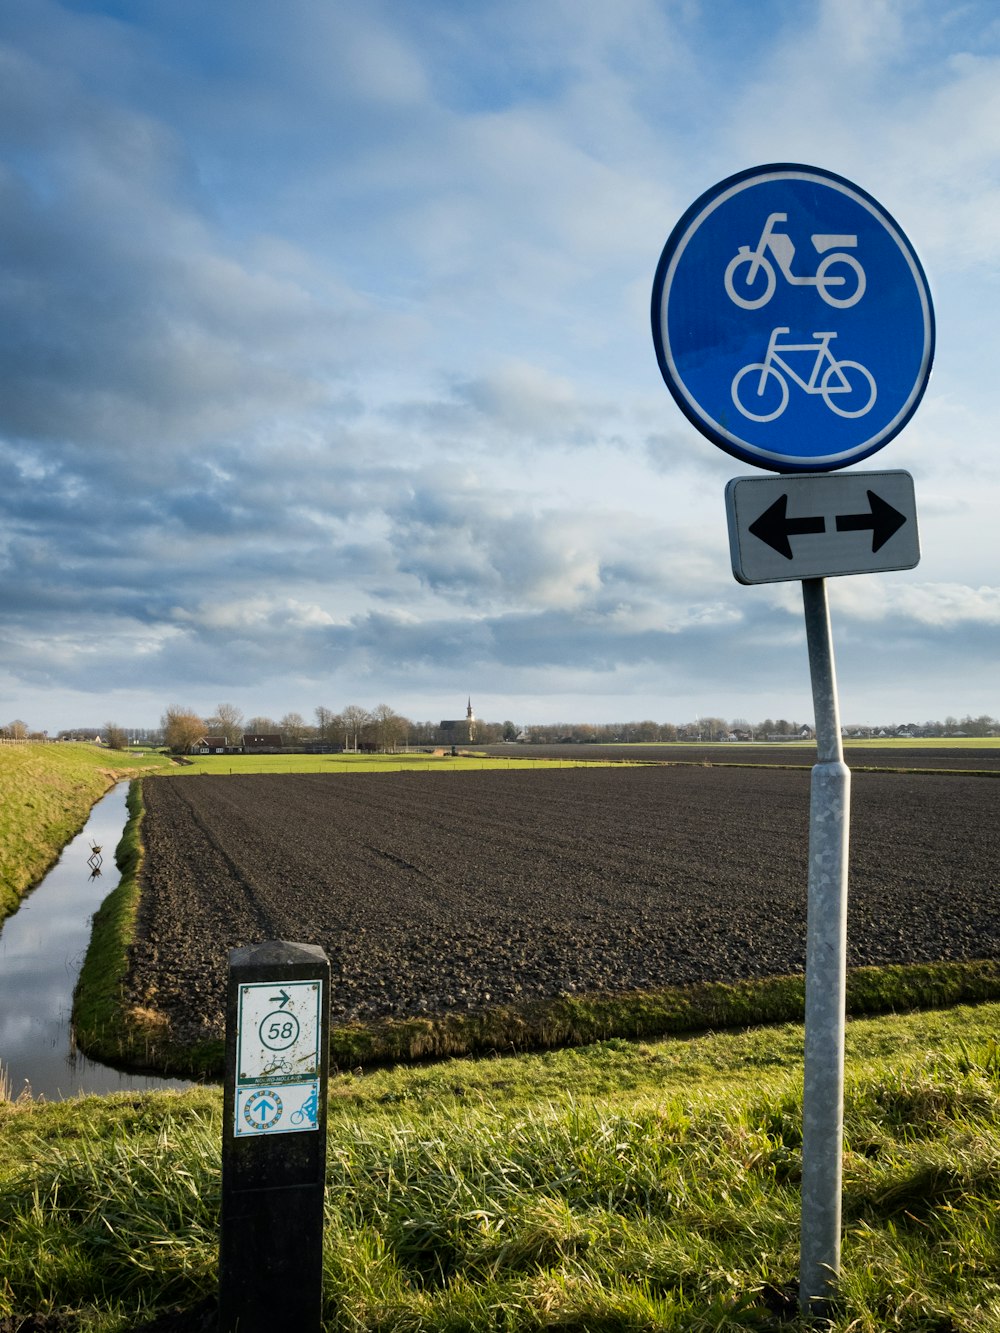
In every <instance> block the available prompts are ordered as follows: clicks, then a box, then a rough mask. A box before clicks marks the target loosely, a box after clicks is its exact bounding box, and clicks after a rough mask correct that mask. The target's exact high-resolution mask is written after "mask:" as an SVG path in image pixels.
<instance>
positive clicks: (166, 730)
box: [0, 703, 1000, 752]
mask: <svg viewBox="0 0 1000 1333" xmlns="http://www.w3.org/2000/svg"><path fill="white" fill-rule="evenodd" d="M802 730H803V727H802V724H801V723H799V722H796V721H794V720H789V719H787V718H770V717H768V718H764V719H763V720H762V721H760V722H756V723H751V722H749V721H748V720H747V719H746V718H744V717H735V718H730V719H728V720H727V719H725V718H722V717H709V716H705V717H698V718H695V719H694V720H693V721H690V722H682V723H673V722H654V721H651V720H645V721H638V722H611V723H596V724H595V723H583V722H559V723H551V724H545V725H537V726H531V727H530V728H528V729H526V730H525V729H522V728H521V727H519V726H516V725H515V724H514V723H513V722H510V721H505V722H479V721H477V722H476V742H477V743H478V744H484V745H488V744H492V743H495V742H497V741H512V740H518V739H524V740H527V741H532V742H535V743H538V744H552V743H554V742H559V741H573V742H576V743H581V744H584V743H588V742H589V743H609V742H616V741H632V742H639V741H647V742H648V741H719V740H726V739H728V738H729V737H730V736H735V737H736V738H737V739H739V740H767V739H769V738H771V737H778V738H780V737H789V738H791V737H793V736H798V735H800V734H801V732H802ZM846 730H847V731H848V732H850V733H851V734H855V735H859V736H877V735H899V734H910V735H913V736H957V735H963V736H998V735H1000V721H997V719H996V718H994V717H991V716H990V715H989V714H987V713H983V714H980V715H979V716H978V717H972V716H971V715H966V716H965V717H951V716H949V717H946V718H945V719H944V720H943V721H931V722H922V723H916V722H903V723H897V722H891V723H888V724H886V725H885V726H882V727H860V726H859V727H847V728H846ZM245 734H251V735H280V736H281V737H282V738H283V740H284V741H285V743H286V744H295V743H296V742H297V741H302V742H310V741H318V742H322V743H324V744H330V745H342V746H343V747H344V748H345V749H348V750H352V749H360V748H363V747H365V746H370V745H374V746H375V747H376V748H378V749H380V750H392V749H396V748H398V747H399V746H400V745H405V744H409V745H433V744H440V742H441V740H442V733H441V728H440V723H438V722H415V721H413V720H412V719H411V718H407V717H403V716H402V715H401V714H399V713H397V712H396V711H395V709H393V708H391V707H390V706H389V705H388V704H377V705H376V706H375V707H374V708H364V707H362V706H361V705H359V704H349V705H348V706H347V707H346V708H342V709H340V710H339V711H335V710H334V709H332V708H326V707H323V706H322V705H321V706H320V707H317V708H316V709H314V711H313V720H312V721H311V722H308V721H306V719H305V718H304V717H303V716H302V715H301V713H285V714H284V715H283V716H282V717H280V718H273V717H264V716H255V717H249V718H244V716H243V713H242V712H241V710H240V709H239V708H237V707H236V705H235V704H229V703H222V704H219V705H218V706H217V707H216V709H215V712H214V713H213V714H212V715H211V716H210V717H203V716H202V715H201V714H199V713H197V712H195V711H194V710H193V709H190V708H184V707H180V706H177V705H172V706H171V707H169V708H167V709H166V711H165V712H164V714H163V716H162V717H161V719H160V726H159V728H151V729H146V730H142V729H139V730H136V729H126V728H124V727H121V726H119V725H118V724H117V723H116V722H105V724H104V725H103V727H82V728H76V729H70V730H66V731H61V732H60V733H59V739H65V738H69V737H72V738H74V739H80V740H92V739H93V738H94V737H95V736H100V738H101V740H102V741H103V742H104V744H105V745H108V746H110V747H112V748H113V749H124V748H125V747H126V746H127V745H130V744H134V743H136V742H142V743H145V744H149V745H164V746H167V747H169V748H170V749H172V750H176V751H178V752H183V751H185V750H188V749H190V748H191V746H192V745H194V744H195V742H196V741H199V740H200V739H201V738H202V737H203V736H222V737H224V738H225V741H226V744H227V745H239V744H240V741H241V739H242V737H243V736H244V735H245ZM48 739H49V736H48V733H47V732H44V731H35V730H32V728H31V727H30V726H29V725H28V724H27V723H26V722H24V721H22V720H21V719H19V718H18V719H15V720H14V721H12V722H8V723H7V724H6V725H0V740H48Z"/></svg>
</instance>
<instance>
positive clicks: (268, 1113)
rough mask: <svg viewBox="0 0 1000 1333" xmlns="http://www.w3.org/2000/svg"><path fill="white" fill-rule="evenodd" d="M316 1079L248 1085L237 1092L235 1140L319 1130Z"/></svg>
mask: <svg viewBox="0 0 1000 1333" xmlns="http://www.w3.org/2000/svg"><path fill="white" fill-rule="evenodd" d="M318 1108H319V1079H318V1078H314V1079H309V1080H308V1081H306V1082H302V1083H276V1084H273V1085H263V1084H259V1083H254V1084H250V1085H248V1086H246V1087H242V1088H237V1089H236V1125H235V1133H236V1137H237V1138H242V1137H243V1136H244V1135H247V1134H294V1133H296V1132H297V1131H298V1132H301V1131H302V1130H306V1129H318V1128H319V1124H318V1116H319V1109H318Z"/></svg>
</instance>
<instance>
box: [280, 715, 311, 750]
mask: <svg viewBox="0 0 1000 1333" xmlns="http://www.w3.org/2000/svg"><path fill="white" fill-rule="evenodd" d="M278 730H279V731H280V732H281V734H282V736H283V737H284V739H285V743H286V744H287V743H288V741H289V740H303V739H304V738H305V736H306V734H307V732H309V731H310V730H311V728H310V727H309V726H307V725H306V720H305V718H304V717H303V716H302V714H301V713H286V714H285V716H284V717H283V718H282V719H281V721H280V722H279V723H278Z"/></svg>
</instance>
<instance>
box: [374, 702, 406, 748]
mask: <svg viewBox="0 0 1000 1333" xmlns="http://www.w3.org/2000/svg"><path fill="white" fill-rule="evenodd" d="M370 721H371V724H372V726H373V727H374V729H375V735H376V740H377V744H378V747H379V749H380V750H386V751H388V750H395V748H396V746H397V745H399V744H400V742H401V741H403V740H405V738H406V736H407V733H408V732H409V730H410V723H409V719H407V718H405V717H400V716H399V714H398V713H397V712H396V711H395V710H394V709H392V708H390V707H389V705H388V704H378V705H377V706H376V707H375V708H373V709H372V712H371V717H370Z"/></svg>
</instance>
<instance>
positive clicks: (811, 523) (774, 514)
mask: <svg viewBox="0 0 1000 1333" xmlns="http://www.w3.org/2000/svg"><path fill="white" fill-rule="evenodd" d="M868 494H869V495H871V491H869V492H868ZM880 503H881V502H880ZM895 512H896V511H895V510H893V513H895ZM849 517H851V518H853V517H854V516H853V515H849ZM869 519H870V516H869ZM866 526H871V524H870V522H869V523H868V524H867V525H866ZM837 527H838V528H839V527H840V519H839V518H838V519H837ZM750 531H751V532H752V533H753V535H754V536H755V537H759V538H760V540H761V541H762V542H763V543H764V544H765V546H770V548H771V549H772V551H777V552H778V554H779V555H783V556H784V557H785V559H786V560H792V559H794V556H793V554H792V545H791V542H790V541H789V540H788V539H789V537H795V536H798V535H799V534H801V533H804V532H826V520H825V519H824V518H822V517H821V516H819V515H814V516H813V517H811V518H789V517H788V495H787V494H785V495H779V496H778V498H777V500H775V502H774V504H773V505H771V506H770V507H769V508H767V509H765V510H764V512H763V514H761V516H760V518H758V519H755V520H754V521H753V523H751V524H750ZM893 531H895V529H893ZM889 536H890V537H891V536H892V533H890V534H889ZM886 540H887V541H888V538H886ZM876 549H877V548H876Z"/></svg>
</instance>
